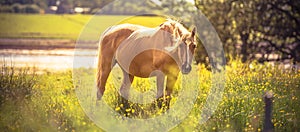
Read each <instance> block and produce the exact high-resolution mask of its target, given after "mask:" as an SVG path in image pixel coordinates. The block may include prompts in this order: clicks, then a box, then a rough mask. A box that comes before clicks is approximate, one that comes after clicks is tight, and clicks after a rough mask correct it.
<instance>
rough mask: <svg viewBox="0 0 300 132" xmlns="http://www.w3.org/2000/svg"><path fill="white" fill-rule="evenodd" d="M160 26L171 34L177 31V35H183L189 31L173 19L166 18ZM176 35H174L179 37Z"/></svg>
mask: <svg viewBox="0 0 300 132" xmlns="http://www.w3.org/2000/svg"><path fill="white" fill-rule="evenodd" d="M160 28H161V29H162V30H164V31H167V32H169V33H171V34H174V33H175V32H178V33H179V36H183V35H186V34H189V33H190V32H189V31H188V30H187V29H186V28H185V27H184V25H183V24H181V23H180V22H179V21H178V20H173V19H170V18H168V19H167V21H165V22H163V23H162V24H160ZM179 36H176V37H179Z"/></svg>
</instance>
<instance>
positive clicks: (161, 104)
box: [156, 98, 164, 109]
mask: <svg viewBox="0 0 300 132" xmlns="http://www.w3.org/2000/svg"><path fill="white" fill-rule="evenodd" d="M156 102H157V107H158V108H159V109H161V108H162V107H163V103H164V100H163V98H158V99H157V100H156Z"/></svg>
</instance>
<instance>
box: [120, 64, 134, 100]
mask: <svg viewBox="0 0 300 132" xmlns="http://www.w3.org/2000/svg"><path fill="white" fill-rule="evenodd" d="M123 75H124V79H123V83H122V85H121V88H120V93H121V96H122V97H124V98H126V99H127V100H128V97H129V88H130V86H131V83H132V82H133V79H134V76H133V75H130V74H128V73H127V72H126V71H124V70H123Z"/></svg>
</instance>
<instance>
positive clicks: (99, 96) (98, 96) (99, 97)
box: [97, 91, 102, 100]
mask: <svg viewBox="0 0 300 132" xmlns="http://www.w3.org/2000/svg"><path fill="white" fill-rule="evenodd" d="M101 99H102V94H101V93H100V92H99V91H98V92H97V100H101Z"/></svg>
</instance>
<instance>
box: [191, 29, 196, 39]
mask: <svg viewBox="0 0 300 132" xmlns="http://www.w3.org/2000/svg"><path fill="white" fill-rule="evenodd" d="M195 34H196V27H193V30H192V37H194V36H195Z"/></svg>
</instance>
